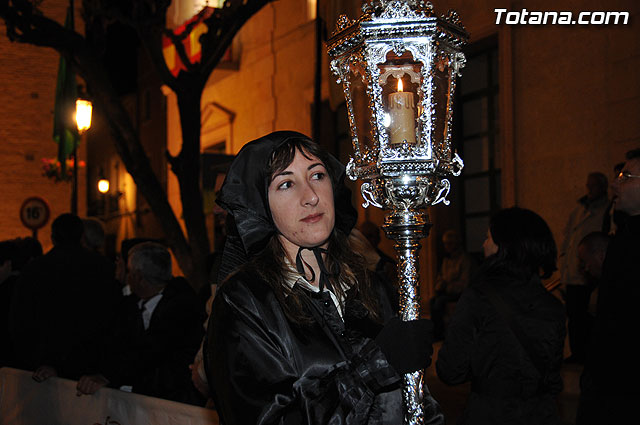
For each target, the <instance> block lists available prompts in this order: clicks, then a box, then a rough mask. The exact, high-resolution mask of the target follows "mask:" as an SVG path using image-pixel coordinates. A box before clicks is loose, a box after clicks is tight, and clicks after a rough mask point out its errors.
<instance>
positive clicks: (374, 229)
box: [359, 221, 398, 291]
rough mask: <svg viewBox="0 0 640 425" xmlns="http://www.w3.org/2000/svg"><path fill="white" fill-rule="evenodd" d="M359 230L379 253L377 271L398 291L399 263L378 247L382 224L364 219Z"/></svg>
mask: <svg viewBox="0 0 640 425" xmlns="http://www.w3.org/2000/svg"><path fill="white" fill-rule="evenodd" d="M359 230H360V233H362V235H363V236H364V237H365V238H366V239H367V240H368V241H369V243H370V244H371V246H372V247H373V249H374V250H375V252H376V253H377V254H378V257H379V259H378V262H377V263H376V265H375V271H376V272H377V273H380V275H381V276H383V277H384V278H385V279H386V280H387V281H388V283H389V285H390V286H391V287H394V288H396V291H397V288H398V264H397V263H396V260H394V259H393V258H391V257H389V256H388V255H387V254H385V253H384V251H382V250H381V249H380V248H379V247H378V245H379V244H380V226H378V225H377V224H375V223H373V222H371V221H364V222H363V223H362V224H361V225H360V227H359Z"/></svg>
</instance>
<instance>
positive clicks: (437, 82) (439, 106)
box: [431, 54, 451, 158]
mask: <svg viewBox="0 0 640 425" xmlns="http://www.w3.org/2000/svg"><path fill="white" fill-rule="evenodd" d="M433 79H434V90H433V112H434V115H433V117H432V129H433V134H432V136H431V142H432V144H433V147H434V149H435V151H436V152H439V153H441V154H444V155H445V158H448V157H450V156H451V154H450V152H449V149H450V148H449V144H448V143H447V142H448V139H449V133H450V129H449V119H450V117H451V114H450V108H449V104H450V102H451V84H450V81H451V70H450V68H449V58H448V56H446V55H444V54H443V55H441V56H438V57H437V59H436V60H435V62H434V68H433Z"/></svg>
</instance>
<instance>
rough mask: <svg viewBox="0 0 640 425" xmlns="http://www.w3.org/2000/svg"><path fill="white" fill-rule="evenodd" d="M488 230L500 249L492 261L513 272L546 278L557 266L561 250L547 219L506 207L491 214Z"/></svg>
mask: <svg viewBox="0 0 640 425" xmlns="http://www.w3.org/2000/svg"><path fill="white" fill-rule="evenodd" d="M489 231H490V232H491V237H492V238H493V242H494V243H495V244H496V245H497V246H498V252H497V253H496V254H495V255H493V256H492V258H491V259H490V261H491V262H492V263H493V264H495V265H500V266H502V267H506V268H507V269H508V270H510V271H511V272H513V273H515V274H518V275H523V277H531V276H532V275H534V274H536V275H540V277H543V278H547V277H549V276H551V274H552V273H553V272H554V271H555V270H557V267H556V257H557V254H558V251H557V249H556V243H555V241H554V240H553V235H552V234H551V230H550V229H549V226H548V225H547V223H546V222H545V221H544V220H543V219H542V217H540V216H539V215H538V214H536V213H534V212H533V211H531V210H527V209H523V208H517V207H514V208H507V209H504V210H501V211H498V212H497V213H496V214H494V215H493V217H491V222H490V224H489Z"/></svg>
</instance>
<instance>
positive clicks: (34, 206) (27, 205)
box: [20, 196, 49, 239]
mask: <svg viewBox="0 0 640 425" xmlns="http://www.w3.org/2000/svg"><path fill="white" fill-rule="evenodd" d="M20 220H21V221H22V224H24V225H25V227H28V228H29V229H31V230H32V231H33V237H34V238H36V239H37V238H38V229H40V228H41V227H43V226H44V225H45V224H47V221H49V205H47V202H46V201H45V200H44V199H42V198H40V197H38V196H32V197H31V198H27V199H25V201H24V202H23V203H22V207H20Z"/></svg>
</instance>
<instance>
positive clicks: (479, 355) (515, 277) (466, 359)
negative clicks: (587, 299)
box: [436, 208, 565, 425]
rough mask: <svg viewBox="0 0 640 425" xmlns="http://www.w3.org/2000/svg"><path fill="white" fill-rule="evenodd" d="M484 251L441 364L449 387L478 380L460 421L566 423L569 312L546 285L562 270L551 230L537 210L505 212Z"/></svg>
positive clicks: (497, 218)
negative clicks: (563, 399) (563, 397)
mask: <svg viewBox="0 0 640 425" xmlns="http://www.w3.org/2000/svg"><path fill="white" fill-rule="evenodd" d="M483 251H484V255H485V261H484V263H483V264H482V266H481V268H480V270H479V272H478V274H477V275H476V277H475V278H474V279H473V281H472V283H471V285H470V286H469V287H468V288H467V289H466V290H465V291H464V292H463V294H462V296H461V297H460V300H459V301H458V304H457V306H456V309H455V312H454V313H453V317H452V318H451V322H450V323H449V328H448V330H447V337H446V339H445V340H444V343H443V344H442V347H441V348H440V351H439V353H438V360H437V362H436V371H437V373H438V377H439V378H440V379H441V380H442V381H443V382H444V383H446V384H449V385H456V384H462V383H464V382H467V381H471V394H470V395H469V398H468V400H467V405H466V406H465V409H464V412H463V414H462V416H461V419H460V420H459V422H458V423H459V424H463V425H476V424H478V425H480V424H482V425H484V424H486V425H512V424H520V425H540V424H545V425H560V424H561V420H560V416H559V412H558V409H557V404H556V396H557V395H558V393H560V391H561V390H562V378H561V376H560V367H561V365H562V351H563V346H564V338H565V314H564V308H563V306H562V303H561V302H560V300H558V299H557V298H556V297H554V296H553V295H552V294H550V293H549V292H548V291H547V290H546V289H545V288H544V287H543V285H542V283H541V280H540V279H541V278H546V277H549V276H550V275H551V274H552V273H553V271H554V270H556V244H555V242H554V240H553V236H552V234H551V230H550V229H549V226H547V223H545V221H544V220H543V219H542V218H541V217H540V216H539V215H537V214H536V213H534V212H533V211H530V210H526V209H521V208H509V209H505V210H501V211H499V212H497V213H496V214H495V215H494V216H493V217H492V218H491V220H490V225H489V230H488V231H487V239H486V240H485V242H484V244H483Z"/></svg>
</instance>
